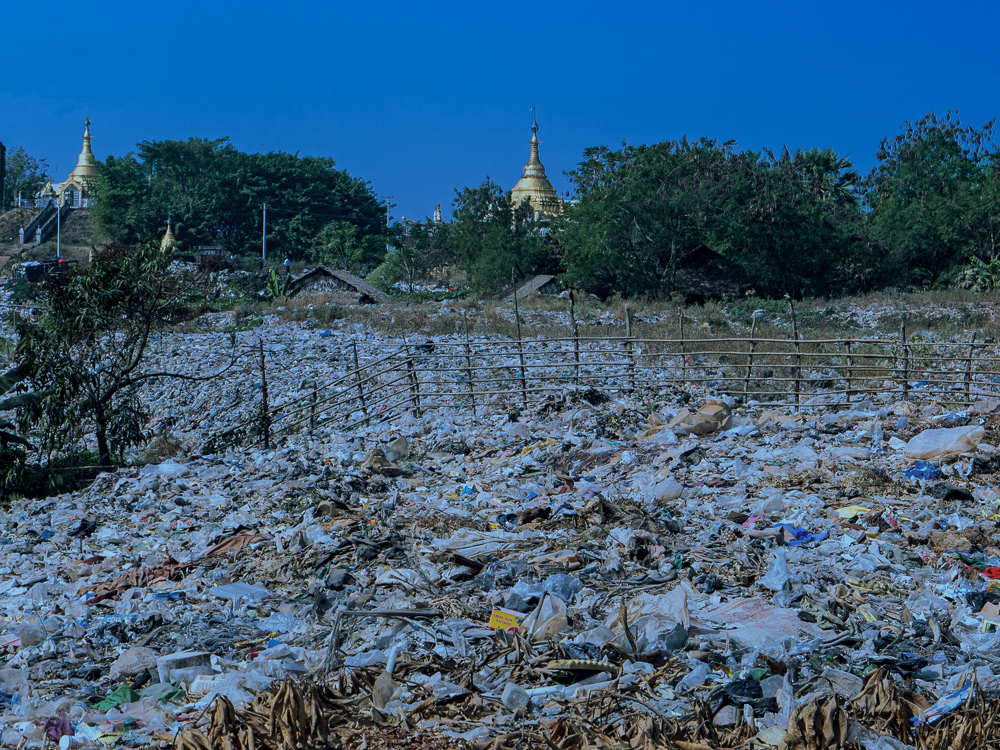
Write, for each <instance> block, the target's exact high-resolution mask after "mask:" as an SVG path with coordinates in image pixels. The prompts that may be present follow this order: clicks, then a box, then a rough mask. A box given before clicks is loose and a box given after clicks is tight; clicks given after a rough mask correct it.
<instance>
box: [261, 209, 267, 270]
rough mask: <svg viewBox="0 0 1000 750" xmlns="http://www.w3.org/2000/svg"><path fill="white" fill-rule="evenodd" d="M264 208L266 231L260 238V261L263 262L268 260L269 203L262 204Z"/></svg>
mask: <svg viewBox="0 0 1000 750" xmlns="http://www.w3.org/2000/svg"><path fill="white" fill-rule="evenodd" d="M262 208H263V209H264V231H263V233H262V234H261V238H260V262H261V264H263V263H264V262H265V261H267V204H266V203H264V204H262Z"/></svg>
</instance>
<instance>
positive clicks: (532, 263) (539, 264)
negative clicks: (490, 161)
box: [450, 177, 560, 291]
mask: <svg viewBox="0 0 1000 750" xmlns="http://www.w3.org/2000/svg"><path fill="white" fill-rule="evenodd" d="M454 207H455V210H454V215H455V221H454V222H453V225H452V228H451V233H450V238H451V242H452V243H453V247H454V251H455V253H456V255H457V257H458V259H459V261H460V263H461V264H462V266H463V267H464V268H465V270H466V271H467V272H468V276H469V283H470V284H471V286H472V287H473V288H474V289H478V290H481V291H497V290H499V289H502V288H504V287H505V286H509V285H510V283H511V273H512V272H513V274H514V276H515V277H516V278H517V279H523V278H525V277H528V276H532V275H534V274H538V273H555V272H558V271H559V270H560V267H559V260H558V257H557V254H556V253H557V251H556V247H555V245H554V243H553V242H552V241H550V238H549V236H548V226H547V222H543V221H535V219H534V211H533V210H532V208H531V206H530V204H529V203H528V202H527V201H524V202H523V203H521V205H519V206H515V205H514V204H513V202H512V201H511V197H510V193H509V192H508V191H505V190H504V189H503V188H501V187H500V186H499V185H497V184H496V183H495V182H493V180H491V179H490V178H489V177H487V178H486V180H485V181H484V182H483V184H482V185H480V186H479V187H475V188H465V189H464V190H460V191H459V190H456V191H455V201H454Z"/></svg>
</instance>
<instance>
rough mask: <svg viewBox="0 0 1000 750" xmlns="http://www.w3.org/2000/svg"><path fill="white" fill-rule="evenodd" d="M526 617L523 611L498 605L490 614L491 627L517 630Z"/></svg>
mask: <svg viewBox="0 0 1000 750" xmlns="http://www.w3.org/2000/svg"><path fill="white" fill-rule="evenodd" d="M525 617H526V615H525V614H524V613H523V612H515V611H514V610H512V609H504V608H503V607H496V608H495V609H494V610H493V614H491V615H490V627H491V628H492V629H493V630H517V629H518V628H519V627H521V622H522V621H523V620H524V618H525Z"/></svg>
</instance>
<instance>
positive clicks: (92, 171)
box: [67, 117, 97, 182]
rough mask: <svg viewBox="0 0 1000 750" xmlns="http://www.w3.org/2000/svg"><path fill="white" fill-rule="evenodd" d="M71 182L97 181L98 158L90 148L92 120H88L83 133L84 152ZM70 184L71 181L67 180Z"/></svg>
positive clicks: (81, 153)
mask: <svg viewBox="0 0 1000 750" xmlns="http://www.w3.org/2000/svg"><path fill="white" fill-rule="evenodd" d="M69 179H70V180H74V179H75V180H77V181H84V180H94V179H97V158H96V157H95V156H94V151H93V149H91V148H90V118H89V117H88V118H87V122H86V130H84V132H83V150H82V151H81V152H80V158H79V159H77V161H76V169H74V170H73V171H72V173H70V176H69ZM67 182H69V180H67Z"/></svg>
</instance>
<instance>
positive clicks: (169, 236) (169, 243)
mask: <svg viewBox="0 0 1000 750" xmlns="http://www.w3.org/2000/svg"><path fill="white" fill-rule="evenodd" d="M170 224H171V220H170V219H167V231H166V232H164V233H163V239H162V240H160V250H169V249H170V248H172V247H174V246H175V245H176V244H177V240H176V239H175V238H174V230H173V229H172V228H171V227H170Z"/></svg>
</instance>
